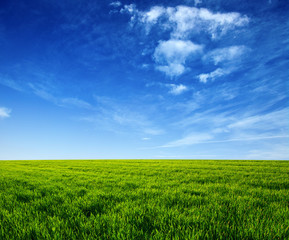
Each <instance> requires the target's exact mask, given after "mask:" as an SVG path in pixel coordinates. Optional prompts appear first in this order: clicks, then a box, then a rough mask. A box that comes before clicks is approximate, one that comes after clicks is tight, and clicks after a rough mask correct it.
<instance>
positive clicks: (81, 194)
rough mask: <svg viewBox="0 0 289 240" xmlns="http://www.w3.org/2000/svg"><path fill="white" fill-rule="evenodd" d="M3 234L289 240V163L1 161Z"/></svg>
mask: <svg viewBox="0 0 289 240" xmlns="http://www.w3.org/2000/svg"><path fill="white" fill-rule="evenodd" d="M0 239H1V240H4V239H7V240H8V239H9V240H11V239H25V240H26V239H262V240H263V239H289V161H219V160H210V161H209V160H206V161H200V160H192V161H191V160H183V161H182V160H73V161H70V160H58V161H50V160H49V161H0Z"/></svg>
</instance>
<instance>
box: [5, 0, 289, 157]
mask: <svg viewBox="0 0 289 240" xmlns="http://www.w3.org/2000/svg"><path fill="white" fill-rule="evenodd" d="M288 10H289V2H288V1H287V0H279V1H278V0H257V1H251V0H250V1H246V0H231V1H226V0H183V1H180V0H170V1H169V0H160V1H144V0H142V1H141V0H140V1H122V0H121V1H104V0H103V1H93V0H82V1H79V0H63V1H58V0H30V1H25V0H1V1H0V159H1V160H5V159H7V160H9V159H123V158H127V159H134V158H135V159H147V158H150V159H171V158H172V159H280V160H284V159H285V160H286V159H289V99H288V97H289V94H288V93H289V91H288V90H289V70H288V69H289V52H288V50H289V20H288Z"/></svg>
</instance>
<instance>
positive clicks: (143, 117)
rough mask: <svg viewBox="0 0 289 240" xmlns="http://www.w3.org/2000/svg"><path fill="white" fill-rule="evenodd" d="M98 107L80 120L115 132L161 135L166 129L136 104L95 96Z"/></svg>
mask: <svg viewBox="0 0 289 240" xmlns="http://www.w3.org/2000/svg"><path fill="white" fill-rule="evenodd" d="M95 100H96V107H95V109H94V111H93V112H92V113H90V114H89V115H88V116H86V117H81V118H79V120H81V121H86V122H90V123H92V124H95V125H96V126H97V127H98V128H99V126H101V128H103V129H105V130H107V131H111V132H115V133H122V134H126V133H137V134H142V135H144V134H145V135H150V136H154V135H161V134H164V132H165V131H164V130H163V129H162V128H161V127H158V126H156V125H155V124H154V122H153V121H152V120H151V119H149V118H148V117H147V114H144V113H143V108H142V109H137V108H136V107H135V106H131V105H130V104H125V103H121V102H117V101H115V99H112V98H108V97H99V96H95Z"/></svg>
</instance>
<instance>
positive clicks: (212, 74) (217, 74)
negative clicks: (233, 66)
mask: <svg viewBox="0 0 289 240" xmlns="http://www.w3.org/2000/svg"><path fill="white" fill-rule="evenodd" d="M228 73H229V72H228V71H224V70H223V69H221V68H217V69H216V70H215V71H213V72H210V73H202V74H200V75H199V76H198V78H199V80H200V82H202V83H206V82H207V81H209V80H211V81H214V80H215V79H216V78H218V77H221V76H224V75H226V74H228Z"/></svg>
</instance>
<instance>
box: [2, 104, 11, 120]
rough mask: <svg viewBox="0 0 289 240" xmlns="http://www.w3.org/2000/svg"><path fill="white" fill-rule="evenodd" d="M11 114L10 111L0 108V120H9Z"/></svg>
mask: <svg viewBox="0 0 289 240" xmlns="http://www.w3.org/2000/svg"><path fill="white" fill-rule="evenodd" d="M10 113H11V109H9V108H5V107H0V119H1V118H2V119H3V118H9V117H10Z"/></svg>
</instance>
